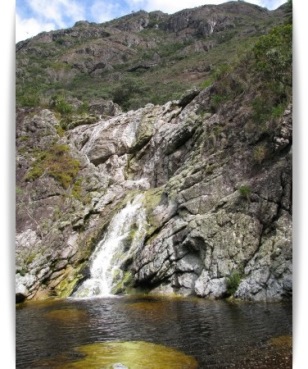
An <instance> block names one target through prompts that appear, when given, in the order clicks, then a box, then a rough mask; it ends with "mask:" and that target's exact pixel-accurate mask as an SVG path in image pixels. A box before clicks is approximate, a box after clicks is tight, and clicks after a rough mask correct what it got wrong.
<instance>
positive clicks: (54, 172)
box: [24, 143, 80, 189]
mask: <svg viewBox="0 0 308 369" xmlns="http://www.w3.org/2000/svg"><path fill="white" fill-rule="evenodd" d="M79 168H80V163H79V161H78V160H76V159H74V158H72V157H71V156H70V154H69V147H68V146H67V145H63V144H58V143H56V144H54V145H53V146H51V147H50V149H49V150H48V151H39V152H37V153H36V160H35V161H34V163H33V165H32V167H31V168H30V169H29V170H28V172H27V173H26V175H25V178H24V179H25V180H26V181H33V180H35V179H37V178H39V177H41V176H42V175H43V174H46V175H49V176H50V177H52V178H54V179H55V180H56V181H57V182H59V183H60V185H61V186H62V187H63V188H64V189H68V187H69V186H70V185H71V184H72V183H73V182H74V179H75V177H76V176H77V174H78V172H79Z"/></svg>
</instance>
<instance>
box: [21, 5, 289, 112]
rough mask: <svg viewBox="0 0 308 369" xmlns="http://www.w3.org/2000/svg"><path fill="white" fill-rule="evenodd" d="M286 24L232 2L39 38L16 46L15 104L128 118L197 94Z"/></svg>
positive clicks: (276, 14) (278, 15) (81, 25)
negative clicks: (106, 105) (107, 109)
mask: <svg viewBox="0 0 308 369" xmlns="http://www.w3.org/2000/svg"><path fill="white" fill-rule="evenodd" d="M284 18H285V17H284V13H283V7H281V8H278V9H277V10H275V11H268V10H267V9H265V8H261V7H258V6H256V5H252V4H249V3H245V2H242V1H234V2H229V3H225V4H221V5H217V6H215V5H204V6H201V7H198V8H194V9H186V10H183V11H180V12H178V13H175V14H172V15H168V14H165V13H162V12H159V11H157V12H150V13H147V12H145V11H140V12H136V13H133V14H130V15H127V16H124V17H122V18H119V19H115V20H113V21H110V22H107V23H102V24H95V23H89V22H84V21H82V22H77V23H76V24H75V26H74V27H72V28H69V29H64V30H60V31H53V32H43V33H41V34H40V35H38V36H36V37H33V38H31V39H28V40H26V41H22V42H19V43H18V44H17V45H16V76H17V81H16V96H17V103H18V104H20V105H28V106H34V105H37V104H38V103H41V104H43V105H44V104H45V105H48V103H49V101H50V98H52V97H53V96H55V95H59V96H65V98H66V99H70V98H75V99H78V100H80V101H81V102H82V103H86V104H91V102H92V101H93V100H97V99H107V100H109V99H111V100H113V101H114V102H115V103H118V104H119V105H121V106H122V108H123V109H125V110H127V109H136V108H139V107H142V106H144V105H145V104H146V103H154V104H163V103H165V102H167V101H169V100H172V99H177V98H179V97H180V96H181V94H182V93H183V92H184V91H185V90H187V89H188V88H192V87H194V86H195V87H197V88H198V87H200V86H202V85H203V84H204V83H206V81H207V80H209V79H211V78H213V76H214V75H215V73H216V72H217V70H218V69H219V67H220V66H221V65H223V64H230V63H232V62H234V61H235V60H237V58H238V57H239V55H241V54H242V53H244V52H245V51H246V50H247V48H250V47H252V46H253V44H254V42H255V41H256V40H257V38H258V36H260V35H262V34H265V33H266V32H267V31H268V30H269V29H270V28H271V27H273V26H274V25H277V24H279V23H282V22H283V20H284ZM75 103H76V102H75ZM79 104H80V103H79ZM73 105H74V104H73Z"/></svg>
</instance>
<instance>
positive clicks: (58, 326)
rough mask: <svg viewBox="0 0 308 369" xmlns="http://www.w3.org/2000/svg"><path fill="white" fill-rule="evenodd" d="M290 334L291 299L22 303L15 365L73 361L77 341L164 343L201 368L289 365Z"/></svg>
mask: <svg viewBox="0 0 308 369" xmlns="http://www.w3.org/2000/svg"><path fill="white" fill-rule="evenodd" d="M291 334H292V306H291V304H290V303H271V304H266V303H230V302H227V301H206V300H204V299H189V298H187V299H185V298H181V299H167V298H149V297H137V296H134V297H121V298H97V299H87V300H73V299H66V300H57V301H52V302H37V303H27V304H23V305H20V306H18V307H17V311H16V368H17V369H40V368H51V369H52V368H56V367H57V368H58V366H57V365H56V363H58V362H62V363H65V362H69V361H73V360H76V355H77V354H76V351H75V350H74V349H75V348H76V347H79V346H82V345H86V344H89V343H96V342H105V341H146V342H151V343H157V344H162V345H165V346H168V347H171V348H175V349H177V350H180V351H182V352H183V353H185V354H187V355H191V356H193V357H195V359H196V360H197V361H198V364H199V366H198V369H206V368H216V369H217V368H221V369H223V368H236V369H241V368H243V369H250V368H251V369H262V368H264V369H266V368H273V369H279V368H291V367H292V358H291V352H292V349H291V338H290V337H291ZM153 360H155V359H154V358H153ZM91 368H92V367H91ZM93 368H99V369H100V368H101V367H100V366H93ZM103 368H104V367H103ZM85 369H87V368H85ZM144 369H147V368H144ZM165 369H168V368H165ZM179 369H181V366H179Z"/></svg>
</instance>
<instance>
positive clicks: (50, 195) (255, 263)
mask: <svg viewBox="0 0 308 369" xmlns="http://www.w3.org/2000/svg"><path fill="white" fill-rule="evenodd" d="M174 27H180V25H174ZM209 94H210V88H208V89H205V90H202V91H195V92H194V93H192V92H191V91H190V92H188V94H187V96H186V97H185V98H184V97H183V98H182V99H181V100H179V101H171V102H168V103H166V104H165V105H163V106H159V105H153V104H148V105H146V106H145V107H144V108H141V109H139V110H136V111H129V112H127V113H121V112H120V111H119V112H117V113H114V112H113V116H110V117H104V118H103V119H101V120H99V119H97V121H96V122H94V123H91V124H84V125H83V124H80V125H78V126H77V127H75V128H72V129H68V130H67V131H65V132H63V131H62V130H61V129H60V122H59V119H58V118H57V116H56V115H55V114H54V113H53V112H52V111H50V110H47V109H45V110H42V109H28V110H26V109H21V110H19V111H18V114H17V166H16V174H17V181H16V185H17V190H16V199H17V200H16V201H17V229H16V233H17V234H16V285H17V287H16V288H17V289H16V294H18V298H19V299H20V298H21V296H24V298H28V299H31V298H35V299H38V298H46V297H48V296H55V295H56V296H69V295H71V294H72V293H73V291H74V290H76V288H77V286H78V285H79V284H80V283H81V282H82V281H84V280H86V279H87V278H88V277H89V259H90V256H91V254H92V253H93V251H94V249H95V247H96V245H97V244H98V242H99V241H100V240H101V239H102V237H103V236H104V232H105V230H106V228H107V227H108V224H109V223H110V221H111V219H112V218H113V217H114V215H115V214H117V212H119V210H120V209H122V208H123V207H124V206H125V204H127V202H128V201H130V200H131V199H132V198H134V197H136V196H138V195H139V194H142V195H143V200H142V208H143V211H144V212H145V214H146V222H145V223H144V225H143V227H144V233H143V238H142V240H141V241H140V243H139V246H138V247H134V249H131V248H130V247H131V244H132V243H130V237H129V236H127V238H126V241H125V242H126V243H125V245H126V246H125V248H124V251H123V254H124V255H123V263H122V264H121V266H120V268H121V270H122V271H123V275H126V277H127V273H129V274H130V276H131V278H130V281H129V283H126V282H125V283H124V282H123V281H122V282H123V283H122V285H121V286H122V287H121V289H119V290H118V291H120V292H121V293H123V292H124V293H125V292H126V290H128V287H129V288H141V289H144V290H146V291H150V292H152V293H170V292H172V293H178V294H182V295H186V296H187V295H197V296H200V297H205V298H207V297H209V298H222V297H225V296H228V295H230V281H231V279H232V276H233V275H234V274H235V273H236V274H237V275H238V276H239V279H238V282H237V284H236V289H235V292H234V295H235V296H236V297H238V298H241V299H247V300H256V301H259V300H280V299H283V298H288V297H290V296H291V295H292V153H291V145H292V107H291V106H289V107H288V109H287V110H286V111H285V113H284V115H283V116H282V117H281V118H279V119H278V120H277V122H276V124H275V126H274V128H273V129H272V131H271V134H269V135H263V136H260V137H258V138H256V134H252V132H251V126H249V129H248V125H247V122H246V115H245V114H246V112H245V111H243V109H241V108H240V106H238V107H236V106H231V105H230V106H226V107H225V109H223V110H221V111H218V112H216V113H213V112H211V109H210V108H208V106H207V104H208V97H209ZM261 146H262V147H266V151H264V153H263V154H264V155H262V158H261V159H260V157H259V156H257V155H256V147H261ZM132 232H133V229H132ZM132 237H133V236H132ZM125 273H126V274H125ZM123 278H124V277H123ZM120 279H121V278H120ZM117 283H118V284H119V283H120V284H121V280H119V278H118V280H117ZM128 285H129V286H128ZM123 286H124V287H123ZM126 287H127V288H126Z"/></svg>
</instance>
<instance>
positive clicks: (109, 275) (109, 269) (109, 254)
mask: <svg viewBox="0 0 308 369" xmlns="http://www.w3.org/2000/svg"><path fill="white" fill-rule="evenodd" d="M142 200H143V195H141V194H140V195H138V196H136V197H135V198H134V199H133V200H132V201H131V202H128V203H127V204H126V206H125V207H124V208H123V209H121V210H120V211H119V212H118V213H117V214H116V215H115V216H114V217H113V219H112V220H111V222H110V224H109V226H108V229H107V232H106V233H105V236H104V238H103V239H102V240H101V241H100V242H99V243H98V245H97V247H96V249H95V251H94V253H93V254H92V256H91V266H90V278H89V279H87V280H86V281H85V282H84V283H83V284H82V285H81V286H80V287H79V288H78V290H77V291H76V292H75V293H74V294H73V297H91V296H108V295H110V294H111V290H112V287H113V285H114V284H115V283H116V282H117V281H119V280H120V279H121V278H122V277H123V272H122V270H121V264H122V263H123V262H124V260H125V258H127V257H129V255H130V254H133V253H135V252H136V249H137V248H138V247H139V246H140V245H141V244H142V242H143V239H144V236H145V222H146V217H145V211H144V209H143V207H142ZM126 240H129V242H128V249H126V248H127V243H126V242H125V241H126Z"/></svg>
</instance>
